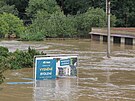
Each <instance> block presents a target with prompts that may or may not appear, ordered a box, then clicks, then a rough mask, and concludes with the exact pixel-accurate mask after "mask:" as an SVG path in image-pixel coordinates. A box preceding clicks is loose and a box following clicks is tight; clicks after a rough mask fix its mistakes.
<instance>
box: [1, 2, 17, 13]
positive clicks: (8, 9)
mask: <svg viewBox="0 0 135 101" xmlns="http://www.w3.org/2000/svg"><path fill="white" fill-rule="evenodd" d="M4 12H5V13H12V14H14V15H18V10H17V9H16V8H15V5H11V6H10V5H8V4H6V2H5V1H4V0H1V1H0V14H2V13H4Z"/></svg>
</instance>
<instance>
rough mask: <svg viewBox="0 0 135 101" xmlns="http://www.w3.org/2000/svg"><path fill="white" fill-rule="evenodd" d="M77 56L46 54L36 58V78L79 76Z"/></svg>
mask: <svg viewBox="0 0 135 101" xmlns="http://www.w3.org/2000/svg"><path fill="white" fill-rule="evenodd" d="M76 67H77V56H46V57H44V56H43V57H42V56H40V57H36V58H35V80H45V79H56V77H69V76H77V68H76Z"/></svg>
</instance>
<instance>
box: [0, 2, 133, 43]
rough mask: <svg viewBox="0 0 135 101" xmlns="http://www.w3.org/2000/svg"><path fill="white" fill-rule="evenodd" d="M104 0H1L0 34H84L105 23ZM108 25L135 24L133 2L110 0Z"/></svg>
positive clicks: (32, 37)
mask: <svg viewBox="0 0 135 101" xmlns="http://www.w3.org/2000/svg"><path fill="white" fill-rule="evenodd" d="M105 7H106V0H1V1H0V37H1V38H2V37H10V36H12V35H13V36H15V37H18V38H20V39H21V40H43V39H44V38H48V37H49V38H56V37H62V38H63V37H64V38H65V37H68V38H69V37H81V36H87V35H88V32H89V31H91V28H92V27H105V26H106V13H105V11H106V10H105ZM111 14H112V15H111V26H116V27H134V26H135V23H134V21H135V2H134V1H133V0H120V1H119V0H112V1H111Z"/></svg>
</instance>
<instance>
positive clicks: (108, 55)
mask: <svg viewBox="0 0 135 101" xmlns="http://www.w3.org/2000/svg"><path fill="white" fill-rule="evenodd" d="M106 13H107V26H108V28H107V35H108V38H107V57H108V58H110V0H106Z"/></svg>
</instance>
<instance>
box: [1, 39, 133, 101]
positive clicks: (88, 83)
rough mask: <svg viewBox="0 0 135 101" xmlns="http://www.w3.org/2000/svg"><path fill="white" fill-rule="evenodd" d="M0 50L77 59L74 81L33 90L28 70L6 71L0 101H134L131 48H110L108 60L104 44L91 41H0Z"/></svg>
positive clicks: (41, 85) (52, 82) (49, 83)
mask: <svg viewBox="0 0 135 101" xmlns="http://www.w3.org/2000/svg"><path fill="white" fill-rule="evenodd" d="M0 46H5V47H8V48H9V50H10V51H11V52H13V51H15V50H16V49H20V50H26V49H27V48H28V47H29V46H31V47H32V48H35V49H37V50H39V51H44V52H45V53H47V54H78V55H79V56H78V59H79V65H78V69H77V70H78V77H77V78H67V79H66V78H65V79H64V78H63V79H56V80H46V81H42V82H37V87H34V86H33V84H32V83H33V69H32V68H25V69H20V70H8V71H6V72H5V73H4V75H5V77H6V80H5V82H4V83H3V84H2V85H0V101H135V80H134V77H135V46H126V45H119V44H111V58H107V57H106V43H102V42H98V41H91V40H47V41H44V42H19V41H0ZM11 82H25V83H22V84H19V83H18V84H11ZM26 82H27V83H26Z"/></svg>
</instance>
